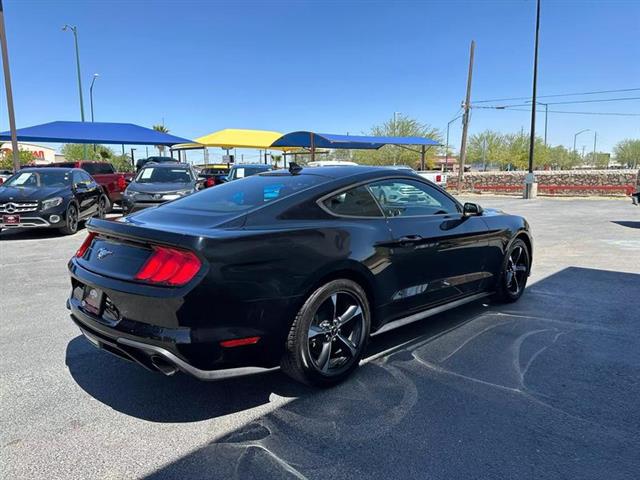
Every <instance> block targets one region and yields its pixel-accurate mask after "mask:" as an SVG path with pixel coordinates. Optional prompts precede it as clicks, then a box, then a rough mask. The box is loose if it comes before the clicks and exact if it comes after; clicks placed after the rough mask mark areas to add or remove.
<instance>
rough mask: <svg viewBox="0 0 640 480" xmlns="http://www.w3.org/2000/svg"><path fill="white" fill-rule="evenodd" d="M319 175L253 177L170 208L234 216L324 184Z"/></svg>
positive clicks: (212, 189) (186, 199) (182, 199)
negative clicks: (232, 214)
mask: <svg viewBox="0 0 640 480" xmlns="http://www.w3.org/2000/svg"><path fill="white" fill-rule="evenodd" d="M325 181H327V179H326V178H325V177H320V176H316V175H295V176H293V175H269V176H261V175H253V176H251V177H247V178H245V179H243V180H238V181H236V182H229V183H224V184H222V185H218V186H216V187H215V188H207V189H205V190H201V191H200V192H198V193H195V194H193V195H189V196H188V197H185V198H181V199H179V200H175V201H173V202H171V203H170V204H167V207H169V206H171V207H172V208H188V209H193V210H202V211H207V212H211V213H219V214H225V213H234V212H242V211H245V210H249V209H251V208H254V207H259V206H261V205H265V204H266V203H269V202H272V201H274V200H277V199H281V198H283V197H286V196H288V195H291V194H293V193H296V192H299V191H301V190H305V189H307V188H309V187H312V186H314V185H317V184H319V183H321V182H325Z"/></svg>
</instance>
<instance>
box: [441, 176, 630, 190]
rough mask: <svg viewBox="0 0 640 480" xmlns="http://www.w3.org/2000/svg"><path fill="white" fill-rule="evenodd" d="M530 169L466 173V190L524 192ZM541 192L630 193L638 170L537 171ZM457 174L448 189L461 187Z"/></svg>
mask: <svg viewBox="0 0 640 480" xmlns="http://www.w3.org/2000/svg"><path fill="white" fill-rule="evenodd" d="M526 174H527V172H465V174H464V178H463V181H462V189H463V191H466V192H475V193H500V194H513V195H521V194H522V192H523V190H524V177H525V175H526ZM535 175H536V180H537V182H538V195H559V196H627V195H631V194H632V193H633V192H635V191H636V177H637V175H638V171H637V170H555V171H539V172H535ZM457 188H458V176H457V173H450V174H449V177H448V179H447V189H449V190H452V191H453V190H457Z"/></svg>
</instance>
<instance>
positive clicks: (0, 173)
mask: <svg viewBox="0 0 640 480" xmlns="http://www.w3.org/2000/svg"><path fill="white" fill-rule="evenodd" d="M12 175H13V170H0V185H2V184H3V183H4V181H5V180H6V179H7V178H9V177H10V176H12Z"/></svg>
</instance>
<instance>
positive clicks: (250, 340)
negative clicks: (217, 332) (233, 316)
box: [220, 337, 260, 348]
mask: <svg viewBox="0 0 640 480" xmlns="http://www.w3.org/2000/svg"><path fill="white" fill-rule="evenodd" d="M259 340H260V337H247V338H234V339H233V340H223V341H222V342H220V346H222V347H225V348H232V347H241V346H243V345H254V344H256V343H258V341H259Z"/></svg>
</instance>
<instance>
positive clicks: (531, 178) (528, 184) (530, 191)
mask: <svg viewBox="0 0 640 480" xmlns="http://www.w3.org/2000/svg"><path fill="white" fill-rule="evenodd" d="M539 36H540V0H537V2H536V39H535V45H534V49H533V91H532V95H531V133H530V138H529V173H528V174H527V176H526V177H525V184H524V188H525V189H524V198H535V197H536V195H537V193H538V192H537V183H536V177H535V175H534V174H533V154H534V145H535V142H536V108H537V102H536V93H537V86H538V39H539Z"/></svg>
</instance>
